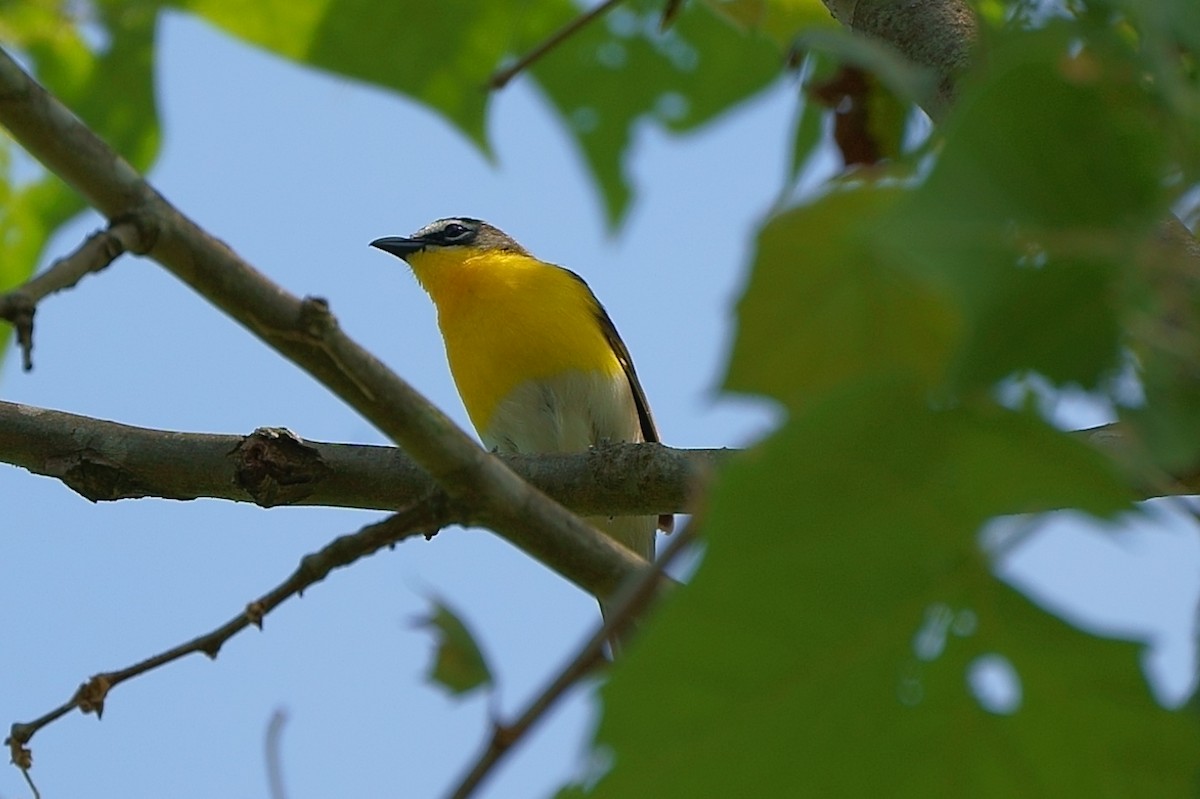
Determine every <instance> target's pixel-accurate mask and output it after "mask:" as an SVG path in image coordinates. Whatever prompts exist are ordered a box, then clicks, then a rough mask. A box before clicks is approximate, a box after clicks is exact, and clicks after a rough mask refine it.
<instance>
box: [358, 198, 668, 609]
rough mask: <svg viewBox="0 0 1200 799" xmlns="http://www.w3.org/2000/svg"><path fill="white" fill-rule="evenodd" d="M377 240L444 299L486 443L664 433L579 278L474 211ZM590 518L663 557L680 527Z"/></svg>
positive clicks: (461, 382) (562, 442)
mask: <svg viewBox="0 0 1200 799" xmlns="http://www.w3.org/2000/svg"><path fill="white" fill-rule="evenodd" d="M371 246H372V247H376V248H378V249H380V250H383V251H384V252H387V253H391V254H392V255H395V256H396V257H398V258H401V259H403V260H404V261H406V262H407V263H408V265H409V266H410V267H411V268H412V271H413V274H414V275H415V276H416V278H417V281H418V282H419V283H420V284H421V286H422V287H423V288H424V289H425V290H426V291H427V292H428V293H429V296H430V297H431V298H432V299H433V304H434V306H435V307H436V309H437V318H438V327H439V328H440V329H441V332H442V339H443V341H444V343H445V345H446V358H447V360H448V361H449V362H450V372H451V373H452V374H453V376H454V382H455V385H456V386H457V387H458V393H459V395H460V396H461V397H462V401H463V405H464V406H466V409H467V415H468V416H469V417H470V418H471V423H472V424H473V425H474V426H475V429H476V431H478V433H479V437H480V438H481V439H482V440H483V443H484V445H485V446H487V447H488V448H490V449H493V450H497V451H499V452H514V453H526V454H536V453H565V452H581V451H584V450H586V449H588V448H589V447H592V446H595V445H597V444H602V443H617V442H636V441H658V440H659V437H658V429H657V427H656V426H655V424H654V417H653V416H652V415H651V413H650V405H649V403H648V402H647V401H646V394H645V392H644V391H643V390H642V386H641V383H640V382H639V381H638V377H637V372H636V371H635V370H634V368H633V360H632V358H630V356H629V350H628V349H626V347H625V344H624V342H622V341H621V337H620V335H618V333H617V329H616V327H615V326H614V325H613V322H612V320H611V319H610V318H609V316H608V313H607V312H606V311H605V310H604V307H603V306H602V305H601V304H600V302H599V300H597V299H596V296H595V295H594V294H593V293H592V291H591V289H590V288H588V285H587V284H586V283H585V282H584V281H583V278H581V277H579V275H577V274H575V273H574V272H571V271H570V270H568V269H564V268H563V267H561V266H556V265H555V264H551V263H547V262H545V261H541V260H538V259H537V258H535V257H533V255H531V254H530V253H529V251H528V250H526V249H525V248H524V247H522V246H521V245H520V244H518V243H517V242H516V241H514V240H513V239H512V238H511V237H509V236H508V235H506V234H505V233H504V232H503V231H501V230H499V229H498V228H496V227H493V226H492V225H489V224H488V223H487V222H484V221H482V220H479V219H474V218H471V217H451V218H448V219H439V220H437V221H436V222H432V223H430V224H428V225H426V226H425V227H423V228H421V229H420V230H418V231H417V232H416V233H414V234H413V235H411V236H389V237H385V238H381V239H376V240H375V241H373V242H371ZM588 521H589V522H590V523H591V524H593V525H594V526H595V527H597V528H599V529H600V530H601V531H603V532H605V533H607V534H608V535H610V536H611V537H613V538H614V539H616V540H617V541H619V542H621V543H622V544H624V545H625V546H626V547H628V548H629V549H631V550H633V551H634V552H636V553H637V554H638V555H640V556H642V557H643V558H645V559H647V560H652V559H653V557H654V535H655V530H656V529H659V528H661V529H663V530H665V531H668V532H669V531H670V528H671V523H672V517H671V516H669V515H666V516H660V517H654V516H624V517H621V516H618V517H591V518H589V519H588ZM602 607H603V603H602Z"/></svg>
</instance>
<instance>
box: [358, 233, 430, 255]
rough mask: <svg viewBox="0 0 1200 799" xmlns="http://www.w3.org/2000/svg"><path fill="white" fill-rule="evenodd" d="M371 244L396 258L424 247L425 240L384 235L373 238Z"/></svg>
mask: <svg viewBox="0 0 1200 799" xmlns="http://www.w3.org/2000/svg"><path fill="white" fill-rule="evenodd" d="M371 246H372V247H374V248H375V249H377V250H383V251H384V252H387V253H391V254H392V255H394V256H396V257H397V258H407V257H408V256H409V255H412V254H413V253H414V252H420V251H421V250H423V249H425V241H424V240H423V239H420V238H412V239H409V238H405V237H404V236H384V237H383V238H382V239H375V241H373V242H371Z"/></svg>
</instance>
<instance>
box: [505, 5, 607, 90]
mask: <svg viewBox="0 0 1200 799" xmlns="http://www.w3.org/2000/svg"><path fill="white" fill-rule="evenodd" d="M619 2H621V0H604V2H602V3H601V4H600V5H598V6H596V7H595V8H593V9H591V10H590V11H585V12H583V13H582V14H580V15H579V16H577V17H575V19H573V20H571V21H570V22H568V23H567V24H566V25H564V26H562V27H561V28H559V29H558V30H557V31H555V32H554V33H552V34H550V36H548V37H547V38H546V39H544V40H543V41H542V43H541V44H539V45H538V46H537V47H535V48H533V49H532V50H530V51H529V52H528V53H526V54H525V55H523V56H521V57H520V58H518V59H517V60H516V61H514V62H513V63H511V64H509V65H508V66H507V67H505V68H504V69H498V70H496V71H495V72H493V73H492V77H491V78H489V79H488V83H487V85H488V88H489V89H492V90H496V89H503V88H504V87H505V86H507V85H508V82H509V81H510V80H512V79H513V78H515V77H516V76H517V74H518V73H520V72H521V71H522V70H524V69H525V68H526V67H528V66H529V65H530V64H532V63H533V62H534V61H537V60H538V59H539V58H541V57H542V56H544V55H545V54H546V53H548V52H550V51H551V50H553V49H554V48H555V47H558V45H560V44H562V43H563V42H564V41H565V40H567V39H569V38H570V37H571V36H573V35H574V34H575V32H576V31H578V30H579V29H580V28H582V27H583V26H584V25H587V24H588V23H589V22H591V21H592V20H595V19H597V18H599V17H601V16H603V15H604V13H605V12H606V11H608V10H609V9H611V8H612V7H613V6H615V5H616V4H617V3H619Z"/></svg>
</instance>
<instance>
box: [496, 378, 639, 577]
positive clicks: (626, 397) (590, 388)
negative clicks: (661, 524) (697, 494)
mask: <svg viewBox="0 0 1200 799" xmlns="http://www.w3.org/2000/svg"><path fill="white" fill-rule="evenodd" d="M479 437H480V438H482V439H483V443H484V445H485V446H487V447H488V449H494V450H498V451H499V452H515V453H524V454H538V453H562V452H583V451H585V450H587V449H588V448H589V447H592V446H595V445H596V444H610V443H619V442H626V441H642V440H643V437H642V429H641V424H640V423H639V420H638V415H637V407H636V405H635V404H634V401H633V394H632V392H631V390H630V388H629V381H628V380H627V379H626V378H625V375H624V374H617V375H607V374H604V373H603V372H578V371H575V372H568V373H566V374H562V375H556V376H555V377H551V378H547V379H542V380H529V381H526V382H524V383H521V384H520V385H518V386H517V387H516V388H515V389H513V390H512V391H511V392H509V394H508V396H507V397H505V398H504V399H503V400H501V401H500V403H499V404H498V405H497V406H496V410H495V412H494V413H493V414H492V419H491V421H490V422H489V423H488V428H487V430H481V431H480V433H479ZM588 522H590V523H591V524H592V525H593V526H595V527H597V528H599V529H600V530H602V531H603V532H605V533H607V534H608V535H609V536H611V537H612V538H615V539H616V540H617V541H620V542H621V543H622V544H624V545H625V546H627V547H628V548H629V549H631V550H633V551H634V552H636V553H637V554H638V555H641V556H642V557H643V558H645V559H647V560H652V559H653V558H654V534H655V530H656V528H657V518H656V517H654V516H617V517H603V516H596V517H589V518H588Z"/></svg>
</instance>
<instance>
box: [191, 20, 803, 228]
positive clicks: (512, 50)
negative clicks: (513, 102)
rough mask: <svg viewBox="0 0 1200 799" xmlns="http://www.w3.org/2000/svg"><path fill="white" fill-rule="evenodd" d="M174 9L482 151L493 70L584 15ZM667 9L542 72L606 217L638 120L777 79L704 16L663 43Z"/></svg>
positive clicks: (756, 53)
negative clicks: (401, 102) (386, 93)
mask: <svg viewBox="0 0 1200 799" xmlns="http://www.w3.org/2000/svg"><path fill="white" fill-rule="evenodd" d="M173 2H174V4H175V5H177V6H178V7H180V8H186V9H188V10H191V11H193V12H195V13H198V14H200V15H202V16H204V17H205V18H206V19H209V20H211V21H213V22H214V23H216V24H217V25H220V26H221V27H222V28H223V29H225V30H226V31H229V32H230V33H232V34H234V35H237V36H239V37H241V38H244V39H246V40H248V41H251V42H254V43H256V44H259V45H261V46H263V47H266V48H268V49H270V50H272V51H274V52H277V53H280V54H281V55H284V56H286V57H288V58H292V59H295V60H297V61H300V62H303V63H307V64H310V65H313V66H317V67H320V68H323V69H328V70H330V71H332V72H335V73H337V74H341V75H347V76H349V77H354V78H359V79H361V80H366V81H369V82H372V83H376V84H378V85H381V86H387V87H390V88H392V89H395V90H396V91H399V92H401V93H403V94H405V95H408V96H410V97H413V98H415V99H417V100H420V101H421V102H424V103H426V104H428V105H429V106H430V107H432V108H434V109H435V110H437V111H439V112H440V113H442V114H444V115H445V116H446V118H447V119H449V120H450V121H451V122H452V123H454V124H455V125H456V126H457V127H459V128H460V129H461V130H462V131H463V132H464V133H466V134H467V135H468V136H470V137H471V138H472V139H473V140H474V141H475V142H476V143H477V144H479V145H480V146H482V147H486V129H485V117H484V114H485V110H486V107H487V103H488V101H489V99H490V96H491V95H490V93H489V92H488V91H487V90H486V88H485V87H486V85H487V81H488V78H489V77H490V76H491V74H492V72H493V71H494V70H495V69H496V68H497V67H498V66H500V65H501V63H502V61H503V60H504V59H505V57H508V56H514V55H520V54H524V53H525V52H526V51H528V50H529V49H531V48H532V47H534V46H535V45H537V44H539V43H541V42H542V40H544V39H545V38H546V37H547V36H548V35H550V34H551V33H552V32H553V31H555V30H557V29H558V28H559V27H561V26H562V25H563V24H565V23H566V22H568V21H569V20H571V19H572V18H574V17H575V16H576V15H577V14H578V13H579V8H578V6H576V5H575V4H574V3H572V2H570V0H538V1H537V2H530V0H487V2H474V0H447V2H442V3H438V4H435V5H430V4H427V3H418V2H415V0H409V2H396V3H383V4H380V3H375V2H373V0H304V1H303V2H301V1H300V0H293V2H287V3H284V2H281V1H280V0H276V1H275V2H271V3H260V4H253V5H249V6H243V5H237V4H234V5H231V4H229V3H227V2H224V0H173ZM692 5H694V4H692ZM660 13H661V3H659V2H655V1H654V0H639V1H638V2H629V3H625V4H623V5H622V6H619V7H617V8H615V9H614V10H613V11H611V12H609V13H608V14H606V15H604V16H603V17H602V18H600V19H598V20H596V21H594V22H592V23H591V24H589V25H587V26H585V27H584V28H583V29H581V30H580V31H578V32H577V33H576V34H575V35H573V36H571V37H570V38H569V39H567V40H566V41H565V42H563V43H562V44H560V45H559V46H558V47H556V48H555V49H554V50H553V51H551V52H550V53H549V54H548V55H547V56H545V57H544V58H542V59H541V60H540V61H539V62H538V63H537V64H535V66H534V67H533V68H532V74H533V76H534V78H535V79H536V80H537V82H538V83H539V84H540V85H541V87H542V88H543V90H544V91H545V94H546V98H547V99H548V100H549V101H550V103H551V104H552V105H553V106H554V107H555V108H556V109H557V110H558V112H559V114H560V115H561V117H562V118H563V120H564V122H565V124H566V125H567V128H568V131H569V132H570V134H571V135H572V136H573V137H574V138H575V139H576V140H577V141H578V143H579V145H580V148H581V150H582V153H583V155H584V158H585V160H586V163H587V165H588V167H589V169H590V170H591V172H592V174H593V175H594V177H595V179H596V181H597V182H598V184H599V187H600V190H601V193H602V195H603V198H604V201H605V207H606V209H607V212H608V217H609V220H610V221H615V220H617V219H619V218H620V216H621V214H622V213H623V212H624V210H625V208H626V207H627V205H628V202H629V193H630V190H629V182H628V179H627V177H626V175H625V174H624V172H623V170H622V167H621V161H622V158H624V156H625V153H626V150H627V149H628V147H629V143H630V140H631V138H632V135H633V128H634V126H635V125H636V124H637V123H638V122H639V121H641V120H643V119H653V120H655V121H657V122H658V123H659V124H661V125H663V126H664V127H666V128H668V129H671V130H676V131H683V130H691V129H694V128H695V127H697V126H699V125H701V124H703V123H704V122H707V121H709V120H711V119H712V118H714V117H715V116H717V115H718V114H720V113H722V112H724V111H726V110H728V109H729V108H731V107H732V106H733V105H734V104H736V103H738V102H740V101H742V100H745V99H747V98H748V97H749V96H750V95H752V94H753V93H755V92H757V91H759V90H760V89H762V88H763V87H764V86H766V84H767V83H768V82H769V81H770V80H771V79H772V78H773V77H775V76H776V75H777V74H778V72H779V67H780V59H779V56H778V53H777V52H775V51H774V50H773V49H772V48H771V47H770V46H769V45H768V44H767V42H766V41H765V40H758V39H754V38H752V37H749V36H745V35H740V34H739V33H738V32H737V31H735V30H734V29H733V28H732V27H730V26H729V25H725V24H723V23H721V22H720V21H718V20H716V19H715V18H714V17H713V15H712V14H711V13H710V12H708V11H707V10H705V9H703V8H687V9H685V10H684V11H683V12H682V13H681V14H680V17H679V20H678V21H677V22H676V23H675V24H674V25H673V26H672V28H671V29H670V30H668V31H667V32H666V33H663V34H660V33H659V32H658V25H659V14H660Z"/></svg>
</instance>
